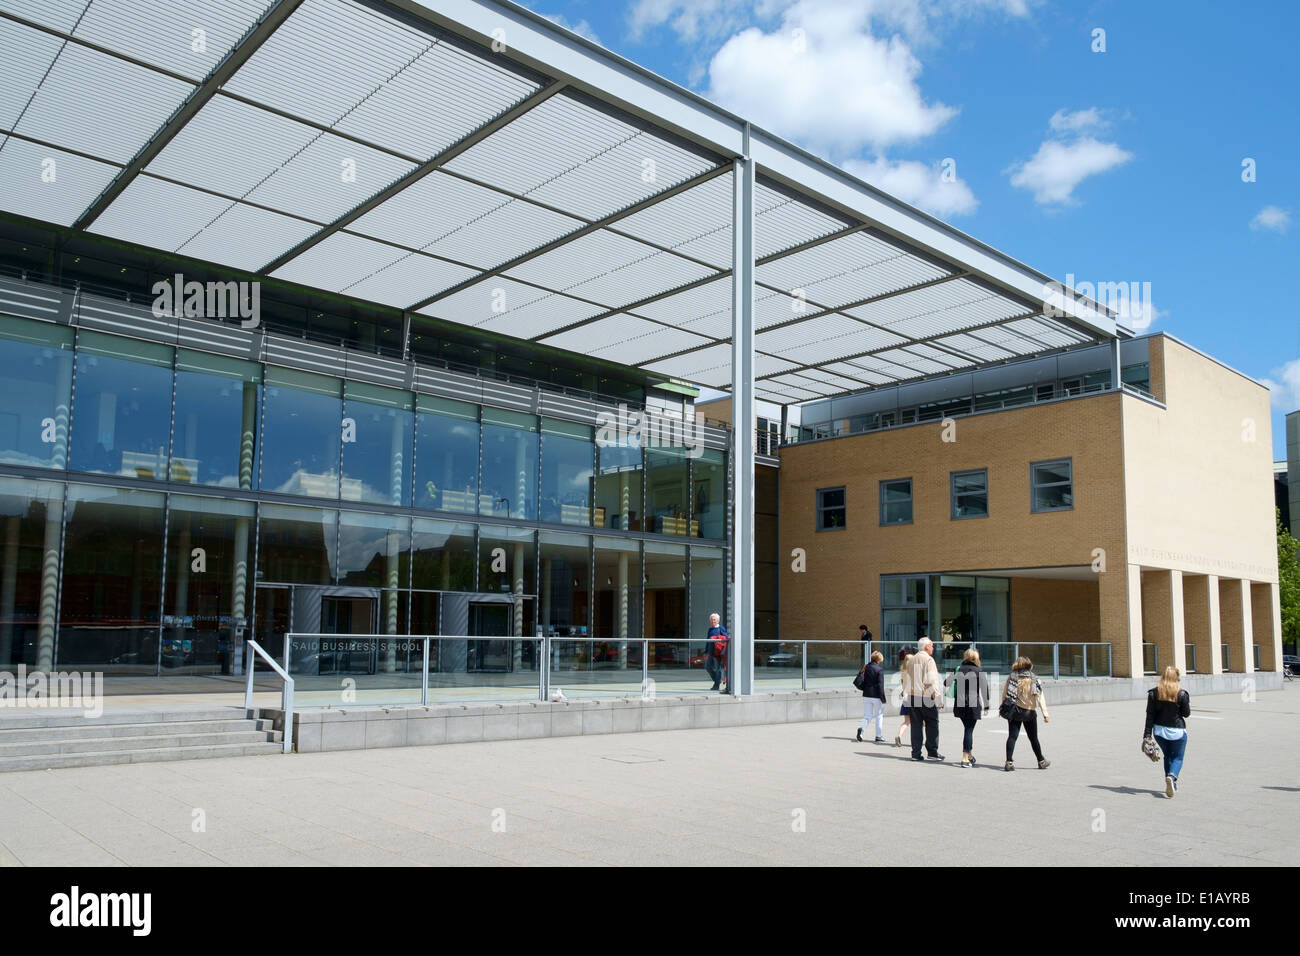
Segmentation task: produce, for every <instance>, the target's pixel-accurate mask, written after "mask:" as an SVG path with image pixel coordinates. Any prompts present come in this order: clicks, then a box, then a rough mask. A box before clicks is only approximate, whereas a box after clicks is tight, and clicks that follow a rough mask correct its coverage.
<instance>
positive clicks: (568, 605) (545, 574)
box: [538, 531, 592, 671]
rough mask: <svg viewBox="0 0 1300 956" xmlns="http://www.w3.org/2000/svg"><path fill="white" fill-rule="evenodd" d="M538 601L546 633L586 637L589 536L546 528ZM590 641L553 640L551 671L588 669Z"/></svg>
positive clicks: (588, 587)
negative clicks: (540, 603) (540, 604)
mask: <svg viewBox="0 0 1300 956" xmlns="http://www.w3.org/2000/svg"><path fill="white" fill-rule="evenodd" d="M538 538H539V542H540V546H541V569H540V573H541V584H540V594H539V595H538V598H539V600H540V601H541V602H542V606H541V626H542V629H543V633H544V634H550V635H551V636H552V637H554V638H565V637H587V636H588V634H587V611H588V608H589V606H590V604H589V602H590V595H591V551H590V539H589V538H588V537H587V536H586V535H581V534H564V533H563V532H557V531H543V532H541V533H540V534H539V535H538ZM591 655H592V649H591V644H590V642H588V641H565V640H552V642H551V670H552V671H574V670H589V669H590V667H591Z"/></svg>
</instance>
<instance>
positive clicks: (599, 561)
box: [592, 537, 641, 679]
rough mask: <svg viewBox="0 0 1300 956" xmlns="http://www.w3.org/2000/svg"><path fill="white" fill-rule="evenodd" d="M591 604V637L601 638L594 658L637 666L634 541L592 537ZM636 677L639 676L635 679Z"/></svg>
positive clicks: (638, 590) (638, 558) (638, 606)
mask: <svg viewBox="0 0 1300 956" xmlns="http://www.w3.org/2000/svg"><path fill="white" fill-rule="evenodd" d="M595 575H596V576H595V588H594V591H595V606H594V608H593V629H592V636H593V637H597V638H602V639H603V640H604V642H605V643H598V644H596V646H595V647H594V648H593V650H592V656H593V658H594V659H595V660H597V661H600V660H605V661H608V662H610V663H611V665H616V666H617V667H618V668H619V669H623V668H626V667H628V666H629V664H631V665H633V666H635V667H637V668H638V669H639V668H640V666H641V645H640V643H639V642H638V643H635V644H632V645H630V646H629V643H628V642H629V641H631V640H634V639H638V638H640V637H641V588H640V587H639V586H638V583H639V581H640V578H641V548H640V546H639V545H638V544H637V542H635V541H626V540H622V539H619V538H599V537H598V538H596V567H595ZM638 679H639V678H638Z"/></svg>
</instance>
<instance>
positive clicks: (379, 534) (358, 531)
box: [337, 511, 409, 588]
mask: <svg viewBox="0 0 1300 956" xmlns="http://www.w3.org/2000/svg"><path fill="white" fill-rule="evenodd" d="M408 548H409V541H408V533H407V519H406V518H405V517H398V516H396V515H377V514H356V513H353V512H348V511H344V512H342V513H341V514H340V515H339V568H338V578H337V580H338V583H339V584H346V585H350V586H354V587H373V588H404V587H406V586H407V582H406V581H405V580H402V578H401V565H402V557H403V555H405V554H406V552H407V549H408Z"/></svg>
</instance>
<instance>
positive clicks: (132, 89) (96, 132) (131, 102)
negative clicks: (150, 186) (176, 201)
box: [14, 43, 193, 163]
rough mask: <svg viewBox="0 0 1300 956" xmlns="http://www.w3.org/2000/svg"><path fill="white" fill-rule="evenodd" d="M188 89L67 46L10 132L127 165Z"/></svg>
mask: <svg viewBox="0 0 1300 956" xmlns="http://www.w3.org/2000/svg"><path fill="white" fill-rule="evenodd" d="M192 90H193V87H192V86H191V85H190V84H188V83H184V82H182V81H180V80H174V79H172V78H171V77H167V76H163V75H162V74H160V73H156V72H154V71H153V70H150V69H148V68H146V67H143V66H136V65H134V64H132V63H127V62H125V61H123V60H119V59H117V58H116V57H112V56H109V55H108V54H106V53H100V52H98V51H96V50H89V49H86V48H85V47H80V46H77V45H75V44H71V43H70V44H68V45H67V46H66V47H64V49H63V52H62V53H60V54H59V56H58V58H57V59H55V61H54V65H53V66H52V67H51V68H50V70H49V73H47V74H46V75H45V77H44V79H43V80H42V81H41V84H40V86H39V87H38V88H37V90H36V92H35V95H34V96H33V97H32V100H31V103H30V104H29V105H28V106H27V108H26V110H25V111H24V112H23V115H22V118H21V119H19V120H18V123H17V125H16V126H15V127H14V131H15V132H17V133H21V134H23V135H24V136H30V137H32V138H33V139H39V140H43V141H45V142H47V143H53V144H54V145H56V146H61V147H64V148H65V149H69V150H73V151H76V152H82V153H88V154H89V155H91V156H97V157H100V158H102V159H107V160H110V161H112V162H116V163H127V162H130V160H131V158H132V157H133V156H135V154H136V153H137V152H139V151H140V149H141V148H142V147H143V146H144V145H145V143H147V142H148V141H149V140H150V139H151V138H152V137H153V135H154V133H156V132H157V131H158V128H159V127H160V126H162V124H163V123H164V122H165V121H166V119H167V118H168V117H169V116H171V114H172V113H173V112H174V111H175V110H176V108H177V107H178V106H180V105H181V103H182V102H183V101H184V99H185V97H186V96H188V95H189V93H190V92H191V91H192Z"/></svg>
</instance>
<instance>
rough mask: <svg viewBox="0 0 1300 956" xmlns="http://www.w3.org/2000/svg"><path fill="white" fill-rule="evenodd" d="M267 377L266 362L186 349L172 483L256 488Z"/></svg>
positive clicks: (180, 367)
mask: <svg viewBox="0 0 1300 956" xmlns="http://www.w3.org/2000/svg"><path fill="white" fill-rule="evenodd" d="M261 381H262V369H261V366H259V365H257V364H255V363H253V362H241V361H239V360H238V359H229V358H222V357H220V356H216V355H207V354H205V353H203V352H190V351H188V350H185V349H182V350H181V351H180V354H179V355H177V356H176V428H175V439H174V441H173V444H172V459H171V480H172V481H179V482H186V483H189V484H196V485H219V486H221V487H223V488H254V487H256V478H257V473H256V464H257V459H256V457H254V455H255V443H256V440H257V418H258V414H259V406H260V404H261Z"/></svg>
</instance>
